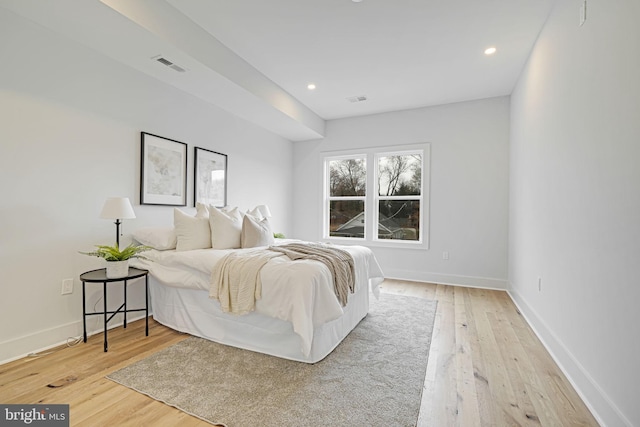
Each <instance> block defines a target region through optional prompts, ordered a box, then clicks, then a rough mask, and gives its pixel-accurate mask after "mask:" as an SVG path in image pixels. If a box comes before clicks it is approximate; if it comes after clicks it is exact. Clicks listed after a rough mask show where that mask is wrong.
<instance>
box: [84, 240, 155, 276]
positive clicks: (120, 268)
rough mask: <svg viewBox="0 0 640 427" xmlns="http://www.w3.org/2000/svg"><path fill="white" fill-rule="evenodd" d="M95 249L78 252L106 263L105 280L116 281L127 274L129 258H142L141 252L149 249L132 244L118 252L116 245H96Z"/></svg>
mask: <svg viewBox="0 0 640 427" xmlns="http://www.w3.org/2000/svg"><path fill="white" fill-rule="evenodd" d="M96 248H98V249H96V250H95V251H93V252H80V253H81V254H84V255H90V256H97V257H99V258H103V259H104V260H105V261H107V278H108V279H117V278H119V277H126V276H127V274H129V260H130V259H131V258H142V259H146V258H145V257H144V256H142V255H140V253H141V252H144V251H148V250H149V249H151V247H149V246H144V245H137V246H136V245H134V244H133V243H132V244H130V245H129V246H127V247H126V248H124V249H122V250H120V248H119V247H118V244H117V243H116V244H115V245H114V246H106V245H96Z"/></svg>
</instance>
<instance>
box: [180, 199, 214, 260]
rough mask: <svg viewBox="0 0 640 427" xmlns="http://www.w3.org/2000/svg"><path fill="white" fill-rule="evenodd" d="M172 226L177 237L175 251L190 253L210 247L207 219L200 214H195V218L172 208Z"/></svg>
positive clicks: (209, 230) (209, 231)
mask: <svg viewBox="0 0 640 427" xmlns="http://www.w3.org/2000/svg"><path fill="white" fill-rule="evenodd" d="M198 215H201V216H198ZM173 226H174V227H175V230H176V236H177V243H176V251H190V250H193V249H207V248H210V247H211V229H210V228H209V218H207V217H206V216H202V213H201V212H198V213H196V216H191V215H189V214H187V213H185V212H182V211H181V210H180V209H178V208H174V210H173Z"/></svg>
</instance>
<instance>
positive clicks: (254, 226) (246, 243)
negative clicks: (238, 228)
mask: <svg viewBox="0 0 640 427" xmlns="http://www.w3.org/2000/svg"><path fill="white" fill-rule="evenodd" d="M273 243H274V239H273V231H271V225H270V224H269V220H268V219H267V218H264V219H261V220H259V219H257V218H255V217H254V216H252V215H245V216H244V219H243V220H242V234H241V236H240V244H241V246H242V248H255V247H256V246H269V245H273Z"/></svg>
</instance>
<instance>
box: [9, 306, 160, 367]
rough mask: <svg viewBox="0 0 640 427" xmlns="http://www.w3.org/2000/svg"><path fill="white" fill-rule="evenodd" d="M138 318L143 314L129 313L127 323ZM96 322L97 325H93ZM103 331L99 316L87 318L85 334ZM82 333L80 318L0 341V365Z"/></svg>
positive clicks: (47, 348)
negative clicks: (97, 317)
mask: <svg viewBox="0 0 640 427" xmlns="http://www.w3.org/2000/svg"><path fill="white" fill-rule="evenodd" d="M149 316H151V313H149ZM140 319H144V314H142V315H137V316H131V315H129V316H127V323H131V322H135V321H136V320H140ZM115 320H116V319H114V321H115ZM123 323H124V322H123V321H122V320H121V321H119V322H114V323H109V325H108V326H107V329H113V328H117V327H119V326H122V325H123ZM96 324H97V326H94V325H96ZM103 331H104V326H103V324H102V318H101V317H100V321H99V322H96V320H95V319H91V318H89V319H87V336H91V335H94V334H99V333H102V332H103ZM82 335H83V333H82V320H80V321H77V322H71V323H67V324H65V325H60V326H56V327H54V328H49V329H45V330H42V331H38V332H36V333H34V334H29V335H25V336H22V337H18V338H14V339H12V340H8V341H4V342H1V343H0V365H2V364H5V363H9V362H12V361H14V360H18V359H22V358H23V357H26V356H29V355H30V354H34V353H41V352H44V351H47V350H49V349H52V348H54V347H58V346H60V345H64V344H65V343H67V342H68V341H69V339H74V338H78V337H80V339H81V340H82ZM78 345H80V344H78Z"/></svg>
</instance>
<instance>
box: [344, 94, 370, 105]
mask: <svg viewBox="0 0 640 427" xmlns="http://www.w3.org/2000/svg"><path fill="white" fill-rule="evenodd" d="M366 100H367V97H366V96H365V95H360V96H350V97H348V98H347V101H349V102H352V103H353V102H363V101H366Z"/></svg>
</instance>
